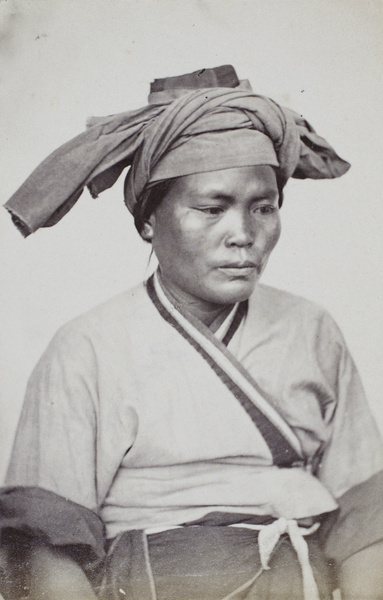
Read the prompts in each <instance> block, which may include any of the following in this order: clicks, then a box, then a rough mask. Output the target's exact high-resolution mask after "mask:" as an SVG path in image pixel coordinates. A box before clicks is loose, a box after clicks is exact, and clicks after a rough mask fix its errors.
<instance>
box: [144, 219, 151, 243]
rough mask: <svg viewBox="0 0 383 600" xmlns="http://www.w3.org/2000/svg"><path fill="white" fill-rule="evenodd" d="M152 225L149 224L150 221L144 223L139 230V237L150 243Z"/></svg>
mask: <svg viewBox="0 0 383 600" xmlns="http://www.w3.org/2000/svg"><path fill="white" fill-rule="evenodd" d="M153 233H154V232H153V225H152V223H151V219H149V220H148V221H145V222H144V225H143V227H142V230H141V237H142V238H143V239H144V240H146V241H147V242H151V241H152V238H153Z"/></svg>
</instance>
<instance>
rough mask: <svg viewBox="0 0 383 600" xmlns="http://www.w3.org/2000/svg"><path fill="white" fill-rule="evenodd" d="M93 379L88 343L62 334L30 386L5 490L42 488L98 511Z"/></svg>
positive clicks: (74, 335)
mask: <svg viewBox="0 0 383 600" xmlns="http://www.w3.org/2000/svg"><path fill="white" fill-rule="evenodd" d="M97 378H98V374H97V361H96V357H95V354H94V351H93V348H92V345H91V343H90V341H89V340H88V339H86V337H85V336H82V335H81V334H79V333H77V332H76V331H72V330H68V329H67V328H63V329H62V330H60V331H59V332H58V333H57V334H56V336H55V337H54V338H53V340H52V342H51V344H50V345H49V347H48V349H47V350H46V352H45V353H44V355H43V356H42V358H41V360H40V361H39V363H38V364H37V366H36V368H35V370H34V372H33V373H32V376H31V378H30V380H29V382H28V386H27V392H26V396H25V400H24V405H23V409H22V413H21V418H20V422H19V425H18V429H17V432H16V438H15V442H14V447H13V452H12V456H11V462H10V466H9V469H8V473H7V477H6V485H7V486H27V487H39V488H43V489H45V490H47V491H50V492H53V493H55V494H58V495H60V496H63V497H64V498H67V499H69V500H71V501H72V502H75V503H77V504H80V505H82V506H84V507H86V508H89V509H91V510H97V508H98V499H97V490H96V460H97V456H96V433H97V426H98V398H97Z"/></svg>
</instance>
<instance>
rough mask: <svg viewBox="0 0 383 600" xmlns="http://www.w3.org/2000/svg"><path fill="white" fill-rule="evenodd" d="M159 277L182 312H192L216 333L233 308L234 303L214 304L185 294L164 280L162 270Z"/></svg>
mask: <svg viewBox="0 0 383 600" xmlns="http://www.w3.org/2000/svg"><path fill="white" fill-rule="evenodd" d="M157 274H158V279H159V282H160V284H161V287H162V290H163V292H164V294H165V295H166V297H167V298H168V300H170V302H171V303H172V304H173V306H175V307H176V309H177V310H179V311H180V312H181V313H189V314H192V315H193V317H196V318H197V319H199V320H200V321H202V323H204V325H206V326H207V327H209V329H210V330H211V331H212V332H213V333H214V332H215V331H217V329H218V328H219V327H220V325H221V324H222V323H223V321H224V320H225V319H226V317H227V315H228V314H229V312H230V311H231V309H232V308H233V306H234V305H233V304H214V303H210V302H205V301H203V300H201V299H200V298H197V297H193V296H190V295H189V294H185V293H184V292H183V291H182V290H179V289H178V288H175V287H174V286H172V285H169V283H168V282H167V281H166V280H164V278H163V277H162V276H161V272H160V271H158V272H157Z"/></svg>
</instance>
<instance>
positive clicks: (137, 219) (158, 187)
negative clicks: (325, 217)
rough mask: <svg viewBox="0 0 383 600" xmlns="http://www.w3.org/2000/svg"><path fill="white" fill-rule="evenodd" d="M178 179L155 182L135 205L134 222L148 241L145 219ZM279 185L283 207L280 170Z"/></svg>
mask: <svg viewBox="0 0 383 600" xmlns="http://www.w3.org/2000/svg"><path fill="white" fill-rule="evenodd" d="M177 179H179V177H173V178H171V179H163V180H162V181H159V182H158V183H155V184H154V185H152V186H150V187H149V188H147V189H146V190H144V194H143V195H144V197H143V200H142V202H138V203H137V204H136V205H135V207H134V212H133V216H134V224H135V226H136V229H137V231H138V233H139V234H140V236H141V237H142V239H144V240H145V241H146V242H149V241H150V240H147V239H146V238H145V236H144V235H143V229H144V224H145V221H147V220H148V219H149V218H150V216H151V215H152V213H153V212H154V211H155V209H156V208H157V206H159V205H160V204H161V202H162V200H163V199H164V197H165V196H166V194H167V193H168V192H169V190H170V188H171V187H172V185H173V183H174V182H175V181H177ZM277 185H278V192H279V207H281V206H282V204H283V184H282V182H281V181H280V179H279V178H278V172H277Z"/></svg>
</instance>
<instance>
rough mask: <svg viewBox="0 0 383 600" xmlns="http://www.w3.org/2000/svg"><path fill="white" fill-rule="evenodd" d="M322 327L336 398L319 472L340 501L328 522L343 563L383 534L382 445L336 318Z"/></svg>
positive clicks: (332, 553) (333, 548)
mask: <svg viewBox="0 0 383 600" xmlns="http://www.w3.org/2000/svg"><path fill="white" fill-rule="evenodd" d="M323 327H324V329H323V330H322V333H321V337H322V351H321V352H322V357H321V365H322V368H323V371H324V372H326V373H327V374H328V373H332V375H331V378H332V379H333V385H334V388H335V391H336V398H337V401H336V403H330V404H329V405H328V406H327V407H326V408H325V413H324V418H325V420H326V424H327V428H328V438H327V442H326V444H325V446H324V449H323V453H322V456H321V461H320V464H319V468H318V471H317V476H318V478H319V479H320V480H321V482H322V483H323V484H324V485H325V486H326V487H327V489H329V491H330V492H331V493H332V495H333V496H334V498H335V499H336V500H337V503H338V505H339V509H338V510H337V511H336V513H334V514H332V515H330V516H329V517H328V518H326V519H325V522H324V523H323V533H324V534H325V538H326V542H325V551H326V554H327V556H328V557H329V558H331V559H333V560H335V561H336V562H337V563H338V564H339V563H341V562H343V561H344V560H345V559H346V558H348V557H349V556H351V555H352V554H354V553H356V552H358V551H359V550H362V549H363V548H364V547H366V546H369V545H371V544H373V543H375V542H377V541H380V540H382V539H383V513H382V503H381V498H382V492H383V486H382V483H383V477H382V468H383V449H382V441H381V437H380V434H379V431H378V428H377V425H376V423H375V421H374V418H373V416H372V414H371V411H370V408H369V405H368V403H367V401H366V398H365V394H364V390H363V387H362V384H361V381H360V378H359V375H358V372H357V369H356V367H355V364H354V362H353V360H352V358H351V356H350V353H349V351H348V349H347V346H346V344H345V342H344V340H343V337H342V335H341V333H340V332H339V329H338V327H337V326H336V324H335V323H334V322H333V321H332V319H331V317H328V316H326V319H325V321H324V323H323ZM329 361H332V366H330V365H329Z"/></svg>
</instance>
